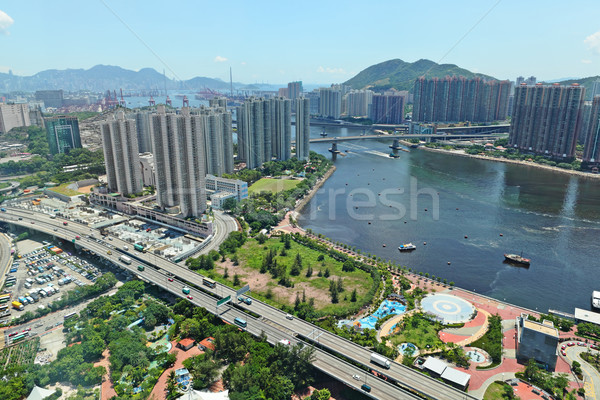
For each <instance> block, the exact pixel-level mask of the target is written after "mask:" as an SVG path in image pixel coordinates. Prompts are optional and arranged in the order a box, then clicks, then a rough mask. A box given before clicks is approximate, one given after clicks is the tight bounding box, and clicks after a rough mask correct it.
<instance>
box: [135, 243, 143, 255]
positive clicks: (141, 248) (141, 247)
mask: <svg viewBox="0 0 600 400" xmlns="http://www.w3.org/2000/svg"><path fill="white" fill-rule="evenodd" d="M133 248H134V249H136V250H137V251H141V252H142V253H145V252H146V249H145V248H144V246H142V245H141V244H134V245H133Z"/></svg>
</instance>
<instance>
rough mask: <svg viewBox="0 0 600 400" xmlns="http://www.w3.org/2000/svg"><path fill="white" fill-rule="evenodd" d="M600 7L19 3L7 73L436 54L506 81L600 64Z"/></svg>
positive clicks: (1, 17) (1, 47)
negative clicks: (52, 69)
mask: <svg viewBox="0 0 600 400" xmlns="http://www.w3.org/2000/svg"><path fill="white" fill-rule="evenodd" d="M599 15H600V1H597V0H595V1H578V2H576V3H575V4H573V2H565V1H554V0H546V1H538V0H528V1H525V2H524V1H517V0H500V1H498V0H492V1H490V0H479V1H476V0H473V1H460V0H456V1H412V2H407V1H401V0H392V1H351V0H346V1H328V0H321V1H306V0H305V1H293V2H292V1H285V0H279V1H260V0H255V1H238V0H229V1H211V2H207V1H182V0H178V1H174V2H167V1H164V0H163V1H153V0H145V1H138V0H130V1H123V0H121V1H116V0H87V1H81V0H79V1H70V0H55V1H52V2H50V1H47V0H30V1H11V2H4V3H3V4H0V54H1V57H0V72H7V71H8V70H9V69H12V71H13V73H15V74H18V75H32V74H35V73H36V72H39V71H41V70H44V69H51V68H55V69H66V68H85V69H87V68H90V67H92V66H94V65H97V64H109V65H119V66H121V67H124V68H128V69H133V70H139V69H140V68H144V67H152V68H155V69H156V70H158V71H161V72H162V70H163V69H165V70H166V73H167V76H169V77H175V78H177V79H189V78H192V77H194V76H207V77H213V78H220V79H223V80H226V81H227V80H229V67H232V68H233V74H234V80H235V81H238V82H244V83H254V82H266V83H272V84H274V83H285V82H289V81H292V80H302V81H304V82H305V83H319V84H326V83H332V82H343V81H345V80H347V79H349V78H351V77H352V76H354V75H355V74H356V73H358V72H360V71H361V70H362V69H364V68H366V67H368V66H370V65H373V64H376V63H379V62H382V61H386V60H389V59H393V58H400V59H402V60H404V61H411V62H412V61H416V60H418V59H421V58H426V59H430V60H433V61H435V62H442V63H451V64H457V65H459V66H461V67H463V68H466V69H469V70H471V71H474V72H481V73H485V74H489V75H492V76H495V77H497V78H501V79H513V80H514V79H515V78H516V77H517V76H518V75H523V76H530V75H535V76H537V77H538V79H557V78H563V77H585V76H592V75H599V74H600V19H599V18H598V16H599ZM482 18H483V19H482ZM463 37H464V38H463Z"/></svg>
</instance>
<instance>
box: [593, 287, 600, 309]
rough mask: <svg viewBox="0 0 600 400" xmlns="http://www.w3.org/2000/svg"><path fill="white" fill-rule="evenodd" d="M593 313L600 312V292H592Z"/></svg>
mask: <svg viewBox="0 0 600 400" xmlns="http://www.w3.org/2000/svg"><path fill="white" fill-rule="evenodd" d="M592 311H600V291H597V290H594V291H593V292H592Z"/></svg>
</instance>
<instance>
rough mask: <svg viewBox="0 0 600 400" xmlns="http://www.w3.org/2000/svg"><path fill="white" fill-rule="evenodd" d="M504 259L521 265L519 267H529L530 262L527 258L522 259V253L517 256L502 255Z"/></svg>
mask: <svg viewBox="0 0 600 400" xmlns="http://www.w3.org/2000/svg"><path fill="white" fill-rule="evenodd" d="M504 259H505V260H506V261H508V262H510V263H514V264H521V265H529V264H530V262H531V260H530V259H529V258H525V257H523V252H521V255H519V254H504Z"/></svg>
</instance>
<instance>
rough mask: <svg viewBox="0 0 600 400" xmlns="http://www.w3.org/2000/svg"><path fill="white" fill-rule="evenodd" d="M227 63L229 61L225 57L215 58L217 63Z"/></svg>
mask: <svg viewBox="0 0 600 400" xmlns="http://www.w3.org/2000/svg"><path fill="white" fill-rule="evenodd" d="M225 61H227V59H226V58H225V57H221V56H216V57H215V62H225Z"/></svg>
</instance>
